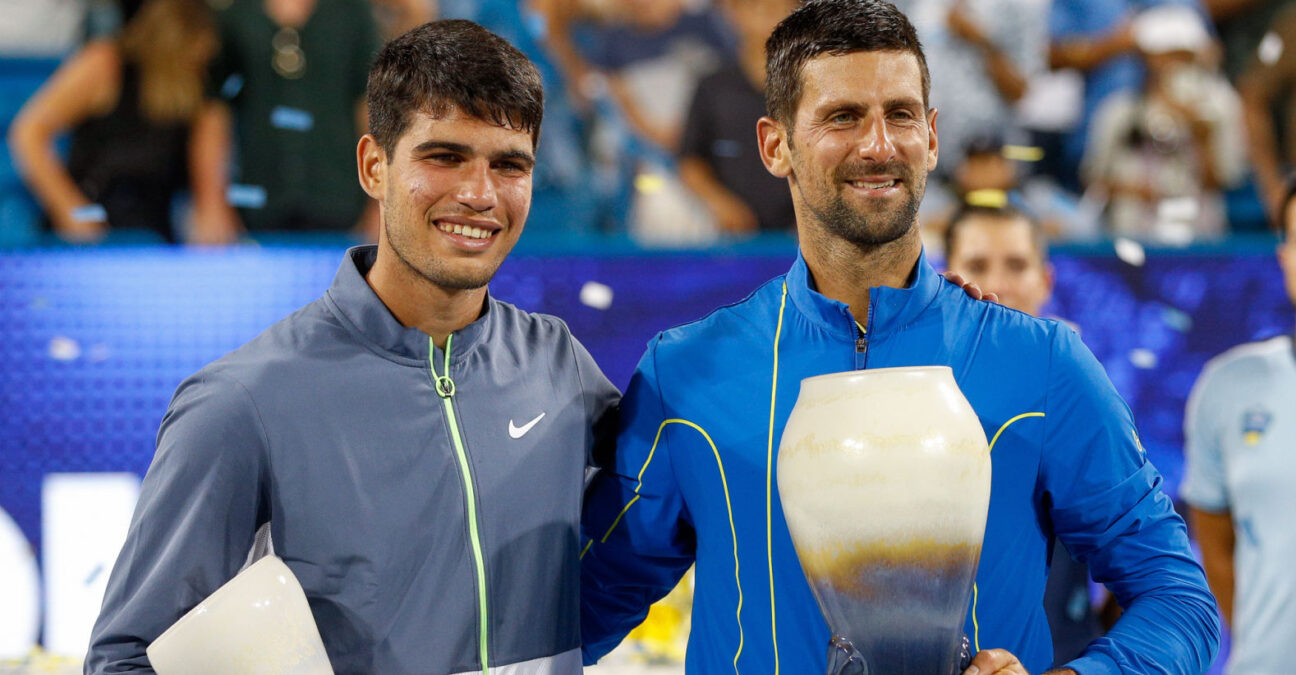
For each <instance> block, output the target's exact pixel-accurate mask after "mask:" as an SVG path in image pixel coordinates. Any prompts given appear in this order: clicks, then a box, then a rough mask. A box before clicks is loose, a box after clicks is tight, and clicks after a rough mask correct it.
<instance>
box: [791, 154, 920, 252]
mask: <svg viewBox="0 0 1296 675" xmlns="http://www.w3.org/2000/svg"><path fill="white" fill-rule="evenodd" d="M868 174H884V175H885V174H889V175H895V176H898V177H899V178H900V181H901V183H900V184H901V185H902V186H903V188H904V189H905V191H906V192H907V193H908V196H907V197H906V198H905V200H904V202H903V203H902V204H900V205H899V206H898V207H897V208H894V209H890V210H887V211H879V212H874V213H866V212H864V211H862V210H860V209H858V208H856V207H852V206H851V205H849V204H847V203H846V197H845V191H846V190H848V189H850V188H849V187H848V186H847V185H846V180H847V179H848V177H849V176H858V175H868ZM926 185H927V176H926V174H923V175H921V176H919V175H915V172H913V171H911V170H910V169H909V167H906V166H904V165H902V164H899V163H886V164H880V165H877V166H876V167H871V166H858V165H857V166H843V167H839V168H838V169H837V170H836V171H835V172H833V184H832V188H835V191H833V192H832V195H831V197H829V198H828V199H827V201H826V203H821V204H813V203H811V202H810V201H809V200H806V206H807V207H809V209H810V212H811V213H813V214H814V216H815V219H816V220H818V221H819V223H820V224H821V225H822V226H823V229H824V230H825V231H826V232H827V233H829V234H831V235H834V236H836V237H838V238H839V239H843V240H845V241H847V242H850V243H851V244H854V245H855V246H856V247H859V248H862V249H875V248H877V247H879V246H883V245H885V244H889V243H891V242H893V241H896V240H897V239H900V238H901V237H903V236H905V235H906V234H908V233H909V231H910V230H912V229H913V228H914V227H915V225H916V224H917V222H918V206H919V204H921V203H922V197H923V192H924V190H925V188H926Z"/></svg>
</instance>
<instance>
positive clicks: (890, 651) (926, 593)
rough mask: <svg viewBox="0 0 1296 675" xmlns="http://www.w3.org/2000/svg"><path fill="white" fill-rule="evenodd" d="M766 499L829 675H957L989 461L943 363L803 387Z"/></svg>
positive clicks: (825, 378) (842, 376) (823, 379)
mask: <svg viewBox="0 0 1296 675" xmlns="http://www.w3.org/2000/svg"><path fill="white" fill-rule="evenodd" d="M778 490H779V498H780V500H781V501H782V503H783V514H784V516H785V518H786V520H787V525H788V529H789V531H790V532H791V534H792V541H793V543H794V545H795V547H796V552H797V557H798V558H799V559H800V561H801V567H802V569H803V570H804V571H805V575H806V579H807V580H808V581H809V582H810V587H811V589H812V590H813V591H814V594H815V598H816V599H817V600H818V601H819V607H820V609H821V610H822V611H823V614H824V618H825V619H826V620H827V622H828V625H829V627H830V628H831V629H832V631H833V635H834V638H833V646H832V647H831V648H830V650H829V658H830V672H854V673H870V674H872V675H877V674H878V673H886V674H887V675H910V674H912V675H951V674H956V673H959V672H961V666H962V665H964V662H965V661H966V659H967V658H968V655H967V654H966V653H962V652H965V651H966V649H967V647H966V644H965V642H966V639H965V637H964V635H963V622H964V620H965V618H966V615H967V610H968V605H969V601H970V599H971V595H972V584H973V581H974V580H975V578H976V567H977V561H978V560H979V559H980V556H981V540H982V536H983V535H984V534H985V522H986V512H987V510H988V508H989V505H990V452H989V448H988V447H987V445H986V437H985V432H984V431H983V430H982V428H981V424H980V422H979V421H978V419H977V416H976V414H975V413H974V412H973V411H972V406H971V405H969V404H968V402H967V399H965V398H964V397H963V394H962V392H961V391H959V388H958V385H957V384H955V382H954V377H953V374H952V372H951V371H950V369H949V368H948V367H945V366H931V367H914V368H884V369H878V370H861V371H853V372H846V373H837V374H833V375H822V376H819V377H811V378H808V379H805V380H803V381H802V382H801V393H800V396H798V397H797V402H796V407H795V408H794V409H793V411H792V414H791V416H790V417H789V418H788V422H787V426H786V427H785V429H784V431H783V438H782V441H781V443H780V445H779V454H778ZM834 653H835V655H834ZM848 661H849V662H850V663H847V662H848ZM861 661H862V662H861ZM833 662H837V664H838V665H836V666H834V665H833ZM834 669H835V670H834Z"/></svg>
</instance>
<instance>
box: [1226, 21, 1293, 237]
mask: <svg viewBox="0 0 1296 675" xmlns="http://www.w3.org/2000/svg"><path fill="white" fill-rule="evenodd" d="M1293 84H1296V6H1288V7H1287V8H1285V9H1284V10H1283V11H1281V12H1280V13H1279V14H1278V15H1277V16H1276V17H1275V18H1274V21H1273V24H1272V25H1271V26H1270V28H1269V32H1268V33H1266V34H1265V37H1264V39H1263V40H1261V41H1260V45H1259V48H1258V49H1257V50H1256V52H1255V56H1254V58H1253V59H1252V60H1251V65H1250V66H1248V67H1247V69H1246V72H1245V73H1244V74H1243V75H1242V78H1241V80H1239V81H1238V90H1239V93H1240V94H1241V96H1242V105H1243V107H1244V110H1245V113H1244V115H1245V119H1246V129H1247V137H1248V141H1249V147H1250V151H1251V164H1252V166H1253V167H1254V168H1255V175H1256V182H1257V183H1258V187H1259V188H1260V194H1261V197H1262V198H1263V199H1264V201H1265V209H1266V210H1267V211H1268V213H1269V217H1270V220H1272V221H1273V222H1274V223H1275V224H1276V225H1278V226H1281V225H1282V217H1283V214H1282V213H1280V209H1279V206H1280V204H1281V202H1282V197H1283V194H1284V192H1283V190H1284V186H1283V178H1282V176H1283V174H1284V172H1286V171H1288V170H1290V169H1291V168H1292V165H1293V160H1294V159H1296V87H1293V86H1292V85H1293ZM1275 106H1278V107H1279V110H1281V111H1282V113H1280V118H1279V119H1275V117H1274V109H1275Z"/></svg>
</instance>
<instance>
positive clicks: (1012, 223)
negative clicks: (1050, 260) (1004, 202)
mask: <svg viewBox="0 0 1296 675" xmlns="http://www.w3.org/2000/svg"><path fill="white" fill-rule="evenodd" d="M1031 234H1032V233H1031V226H1030V223H1028V222H1027V221H1026V220H1025V219H1024V218H1016V217H1014V218H1003V217H997V216H989V215H980V214H978V215H973V216H969V217H968V218H966V219H965V220H963V221H962V222H961V223H959V225H958V232H956V233H955V236H954V244H955V247H956V248H957V249H958V251H957V253H958V254H959V255H960V256H962V257H968V256H996V255H1001V256H1008V255H1029V256H1031V257H1039V253H1040V252H1039V251H1037V250H1036V249H1035V240H1034V238H1033V237H1032V236H1031Z"/></svg>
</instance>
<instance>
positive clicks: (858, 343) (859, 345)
mask: <svg viewBox="0 0 1296 675" xmlns="http://www.w3.org/2000/svg"><path fill="white" fill-rule="evenodd" d="M855 327H856V328H858V329H859V334H858V335H856V336H855V351H856V353H860V354H862V353H864V352H866V351H868V329H867V328H865V327H864V326H863V325H862V324H860V322H858V321H856V322H855Z"/></svg>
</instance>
